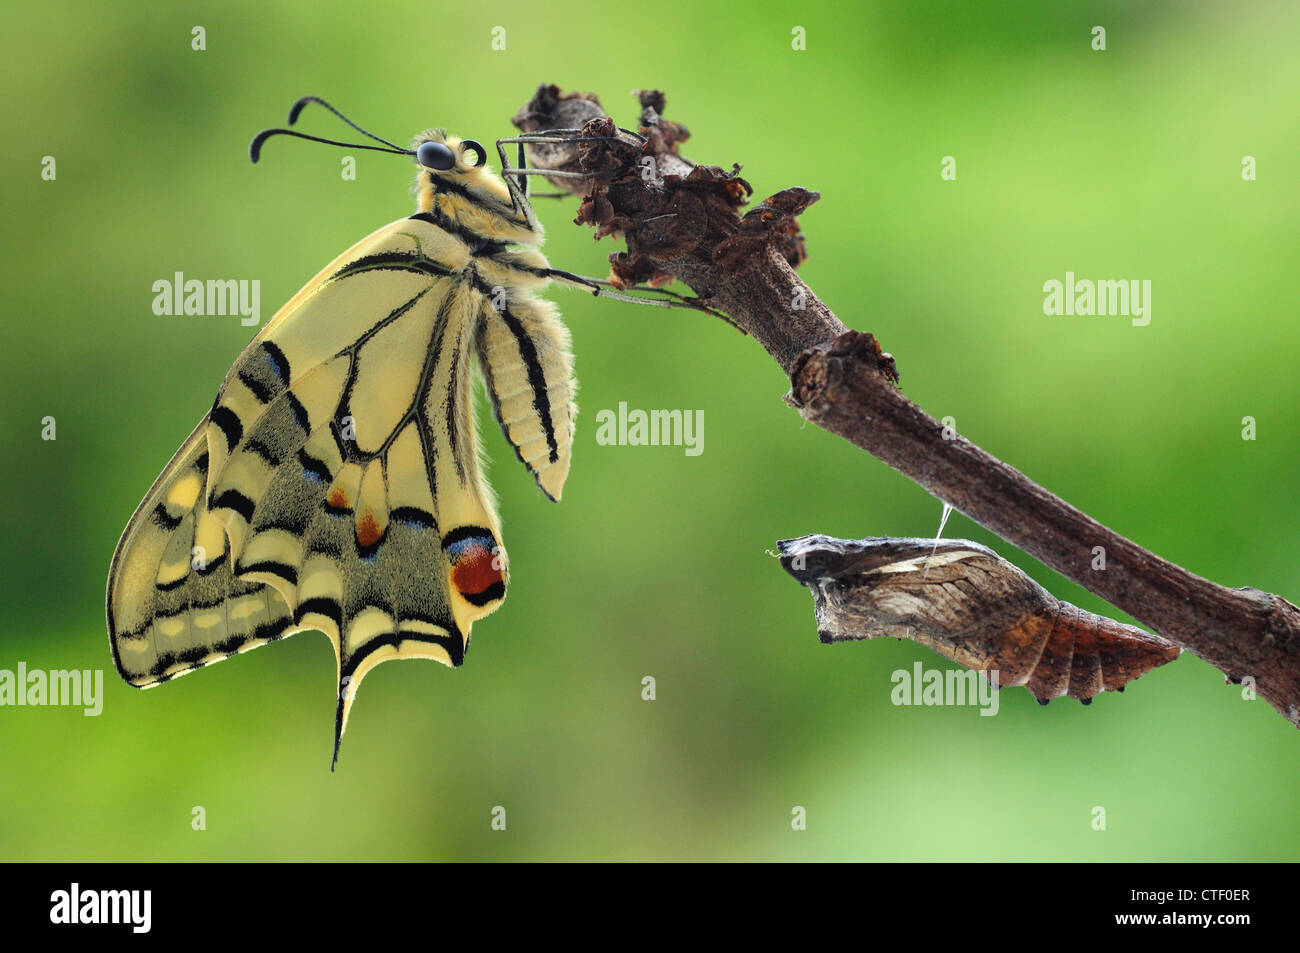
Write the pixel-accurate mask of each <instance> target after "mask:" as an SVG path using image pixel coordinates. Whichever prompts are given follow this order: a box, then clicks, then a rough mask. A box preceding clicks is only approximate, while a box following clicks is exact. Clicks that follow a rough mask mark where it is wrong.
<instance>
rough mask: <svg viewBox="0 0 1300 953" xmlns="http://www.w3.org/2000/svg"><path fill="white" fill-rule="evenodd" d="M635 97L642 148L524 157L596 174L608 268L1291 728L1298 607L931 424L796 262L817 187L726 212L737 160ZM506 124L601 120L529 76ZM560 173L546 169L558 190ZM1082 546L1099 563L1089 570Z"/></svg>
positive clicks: (890, 368)
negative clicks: (703, 153)
mask: <svg viewBox="0 0 1300 953" xmlns="http://www.w3.org/2000/svg"><path fill="white" fill-rule="evenodd" d="M639 95H640V99H641V105H642V115H641V125H642V132H643V134H644V135H645V136H646V139H647V142H646V144H645V146H644V148H641V147H640V146H639V144H634V143H633V142H632V141H631V139H630V138H629V139H628V142H627V143H626V144H624V143H614V144H608V143H605V144H599V145H598V144H595V143H590V144H586V145H582V146H572V147H562V149H561V150H557V151H556V152H555V153H554V154H551V155H541V154H537V153H534V154H533V156H532V159H533V162H534V163H535V164H539V165H540V166H541V167H542V168H550V169H557V168H581V169H582V170H583V171H585V172H589V173H591V174H593V175H594V176H595V178H594V180H593V181H595V182H596V183H597V184H596V185H595V186H593V187H592V188H591V191H590V193H589V194H587V195H586V197H585V198H584V201H583V204H582V207H581V210H580V212H579V216H578V221H579V222H584V223H587V224H592V225H595V226H597V227H598V228H599V229H600V232H601V233H602V234H619V235H622V237H623V238H624V239H625V240H626V243H627V251H626V252H621V253H618V254H615V255H613V256H611V263H612V265H613V271H612V273H613V276H614V280H615V281H617V282H619V283H622V284H624V285H632V284H636V283H640V282H649V283H651V284H655V283H662V282H664V281H666V280H668V279H669V278H676V279H678V280H680V281H682V282H683V283H685V284H686V285H688V286H690V287H691V288H692V289H693V290H694V291H695V293H696V294H697V295H698V296H699V297H700V298H701V299H702V300H703V301H705V302H707V304H708V305H709V306H711V307H713V308H717V309H720V310H722V311H725V312H726V313H727V314H728V315H729V316H730V317H731V319H732V320H733V321H734V323H735V324H736V325H737V326H738V327H740V328H741V329H742V330H744V331H745V332H746V333H748V334H750V335H751V336H753V338H754V339H755V340H756V341H758V343H759V344H761V345H762V346H763V347H764V348H765V349H766V350H767V352H768V354H770V355H771V357H772V358H773V360H775V361H776V362H777V364H778V365H780V367H781V368H782V370H784V371H785V372H786V373H787V374H789V376H790V381H791V388H790V394H789V395H788V396H787V398H786V399H787V401H788V402H789V403H790V404H791V405H793V406H794V407H796V408H797V409H798V410H799V411H800V413H802V414H803V416H804V417H805V418H806V419H808V420H810V421H812V422H813V423H815V424H817V425H818V426H819V427H822V428H823V429H825V430H828V431H830V432H831V433H835V434H838V435H840V436H841V437H844V438H845V439H846V440H848V441H850V442H851V443H853V444H855V445H856V446H858V447H861V448H862V449H863V450H866V451H867V452H868V453H871V454H872V455H874V456H876V457H878V458H879V459H881V460H883V461H884V462H885V463H887V464H889V465H890V466H891V467H893V468H894V469H896V470H898V471H899V472H900V473H902V474H903V475H905V476H907V477H909V478H910V479H912V480H913V481H915V482H916V483H917V484H919V485H920V486H922V487H924V488H925V489H926V490H928V491H930V493H932V494H934V495H935V496H936V497H938V498H939V499H941V500H943V501H945V502H947V503H949V504H951V505H952V506H953V508H954V509H957V510H959V511H960V512H962V513H964V514H965V515H966V516H968V517H970V518H971V519H973V520H975V521H976V522H978V523H980V524H981V525H983V526H984V527H985V528H987V529H989V530H990V531H992V532H994V533H996V534H997V535H998V536H1000V537H1002V538H1003V539H1005V540H1007V541H1008V542H1010V543H1012V544H1014V545H1016V546H1018V547H1020V548H1021V549H1023V550H1024V551H1025V552H1027V553H1029V554H1031V555H1033V556H1035V557H1036V558H1038V559H1039V560H1040V561H1042V562H1043V563H1044V564H1045V565H1047V566H1049V567H1051V568H1052V569H1054V570H1056V571H1057V572H1059V573H1060V574H1061V575H1063V576H1065V577H1066V578H1067V579H1070V580H1072V581H1074V582H1076V583H1078V584H1079V585H1081V586H1083V587H1084V588H1085V589H1088V590H1089V591H1090V592H1093V593H1095V594H1096V595H1098V596H1100V597H1101V598H1103V599H1105V600H1106V601H1107V602H1109V603H1111V604H1112V605H1114V606H1116V607H1118V608H1120V609H1122V610H1123V611H1125V612H1127V613H1128V614H1129V615H1131V616H1133V617H1134V618H1135V619H1138V620H1139V621H1141V622H1142V623H1144V624H1145V625H1147V626H1150V627H1151V628H1152V629H1154V630H1155V631H1156V632H1158V633H1159V634H1160V635H1162V636H1164V637H1166V638H1168V639H1170V640H1171V641H1173V642H1174V643H1176V644H1177V645H1179V646H1181V647H1183V648H1185V649H1187V650H1188V651H1190V652H1192V653H1193V654H1195V655H1197V656H1199V657H1201V658H1203V659H1204V660H1205V661H1207V662H1209V663H1210V664H1211V665H1213V666H1214V667H1215V668H1217V669H1219V670H1220V671H1222V672H1223V673H1224V674H1225V675H1226V676H1227V677H1228V680H1229V681H1230V682H1240V681H1241V680H1242V679H1244V678H1247V677H1249V678H1253V679H1254V681H1255V685H1256V690H1257V691H1258V694H1259V695H1260V697H1262V698H1264V699H1266V700H1267V701H1268V702H1269V703H1270V704H1271V705H1273V707H1275V708H1276V709H1278V711H1280V712H1281V713H1282V714H1283V715H1284V716H1285V717H1286V718H1287V719H1288V720H1290V721H1291V722H1292V723H1294V724H1297V725H1300V609H1297V608H1296V606H1294V605H1292V604H1291V603H1290V602H1288V601H1287V600H1285V599H1283V598H1281V597H1280V596H1276V595H1273V594H1270V593H1267V592H1262V591H1260V590H1257V589H1249V588H1246V589H1228V588H1225V587H1223V586H1220V585H1218V584H1217V583H1213V582H1210V581H1209V580H1207V579H1202V578H1201V577H1199V576H1196V575H1194V574H1192V573H1190V572H1188V571H1187V570H1185V569H1183V568H1181V567H1179V566H1176V565H1174V564H1173V563H1170V562H1168V561H1166V560H1164V559H1161V558H1160V557H1158V556H1156V555H1154V554H1153V553H1151V552H1148V551H1147V550H1145V549H1143V548H1142V547H1141V546H1138V545H1137V544H1136V543H1134V542H1132V541H1131V540H1129V539H1126V538H1124V537H1123V536H1120V535H1119V534H1118V533H1115V532H1114V531H1113V530H1110V529H1108V528H1107V527H1105V526H1103V525H1101V524H1100V523H1098V522H1097V521H1096V520H1094V519H1092V518H1091V517H1089V516H1088V515H1087V514H1085V513H1083V512H1081V511H1079V510H1078V509H1076V508H1075V507H1073V506H1071V505H1070V504H1069V503H1066V502H1065V501H1064V500H1062V499H1060V498H1059V497H1056V496H1054V495H1053V494H1051V493H1049V492H1048V491H1047V490H1045V489H1044V488H1043V487H1041V486H1039V485H1038V484H1036V483H1034V482H1033V481H1032V480H1030V479H1029V478H1028V477H1026V476H1025V475H1024V474H1023V473H1021V472H1020V471H1018V470H1016V469H1015V468H1013V467H1010V466H1008V465H1007V464H1005V463H1002V462H1001V461H1000V460H998V459H996V458H995V457H993V456H991V455H990V454H988V453H986V452H985V451H983V450H981V449H980V448H979V447H977V446H975V445H974V444H973V443H971V442H970V441H969V440H966V439H965V438H964V437H962V436H960V435H959V434H955V433H953V432H951V430H948V431H945V428H944V427H943V426H942V425H941V424H940V423H939V422H938V421H937V420H935V419H934V418H933V417H931V416H929V415H928V414H926V413H925V412H924V411H923V410H921V408H920V407H918V406H917V405H916V404H914V403H912V402H911V401H910V400H908V399H907V397H906V396H904V394H903V393H902V391H901V390H899V388H898V386H897V381H898V375H897V372H896V370H895V367H894V362H893V359H892V358H891V357H890V356H889V355H888V354H885V353H882V351H881V349H880V346H879V345H878V344H877V343H876V340H875V338H874V337H872V335H870V334H867V333H864V332H859V331H849V330H848V329H847V328H846V327H845V326H844V325H843V324H842V323H841V322H840V320H839V319H838V318H837V317H836V316H835V315H834V314H833V313H832V312H831V310H830V309H829V308H827V307H826V306H825V305H824V304H823V303H822V302H821V301H820V300H819V299H818V298H817V296H816V295H815V294H814V293H813V291H812V289H811V288H809V287H808V286H807V285H806V284H805V283H804V282H803V281H802V280H801V279H800V278H799V276H798V275H797V274H796V273H795V266H796V265H797V264H798V263H799V262H800V261H801V260H802V258H803V254H804V248H803V238H802V236H801V235H800V233H799V229H798V224H797V220H796V216H797V215H798V214H799V213H801V212H802V211H803V210H804V209H806V208H807V207H808V206H809V205H811V204H812V203H813V202H815V201H816V200H817V198H818V196H817V193H816V192H810V191H808V190H806V189H801V188H792V189H786V190H784V191H782V192H779V193H777V194H776V195H774V196H772V197H771V198H769V199H767V200H766V201H764V202H762V203H760V204H759V205H758V206H757V207H755V208H754V209H752V210H750V211H749V212H747V213H746V214H744V215H743V216H742V215H740V214H739V213H738V211H737V210H738V208H739V207H740V206H741V205H742V204H744V201H745V197H746V195H747V193H748V190H749V187H748V184H747V183H745V182H744V180H743V179H741V178H740V177H739V167H736V168H734V169H733V170H732V171H730V172H728V171H724V170H723V169H721V168H719V167H717V166H708V165H696V164H694V163H692V162H691V161H690V160H688V159H685V158H683V157H682V156H681V155H680V154H679V153H678V151H677V147H678V144H679V143H680V142H682V141H683V140H684V139H686V138H687V136H688V135H689V133H687V132H686V129H685V127H683V126H680V125H678V124H675V123H667V122H666V121H665V120H663V119H662V115H661V114H662V112H663V107H664V100H663V95H662V94H661V93H657V92H643V93H641V94H639ZM515 123H516V125H518V126H519V127H520V128H521V129H524V130H525V131H535V130H542V129H547V128H563V127H570V128H572V127H576V126H583V125H584V123H585V124H586V126H585V130H584V131H585V132H586V133H587V134H589V135H593V136H596V135H599V136H608V135H611V134H613V133H614V130H615V126H614V123H613V121H612V120H610V119H609V118H608V117H607V116H605V114H604V111H603V110H602V109H601V108H600V105H599V103H598V102H597V101H596V100H595V98H594V97H589V96H579V95H571V96H568V97H564V96H561V95H560V93H559V90H558V89H556V88H555V87H553V86H542V87H540V88H539V89H538V91H537V93H536V94H535V95H534V97H533V99H532V101H531V102H530V103H529V104H528V105H527V106H525V107H524V108H523V109H522V110H521V111H520V113H519V114H518V115H517V116H516V117H515ZM565 148H567V149H569V151H568V152H565V151H564V149H565ZM646 159H649V160H650V162H649V164H647V163H646V161H645V160H646ZM566 164H567V165H566ZM575 181H579V180H573V179H560V180H556V182H557V184H561V183H562V184H563V185H562V187H566V188H572V186H571V185H570V183H572V182H575ZM1097 546H1100V547H1102V548H1103V550H1104V553H1105V569H1104V570H1094V569H1093V568H1092V566H1093V562H1094V547H1097Z"/></svg>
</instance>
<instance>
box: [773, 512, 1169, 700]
mask: <svg viewBox="0 0 1300 953" xmlns="http://www.w3.org/2000/svg"><path fill="white" fill-rule="evenodd" d="M777 545H778V547H779V548H780V554H779V555H780V559H781V565H782V567H783V568H784V569H785V570H786V571H787V572H788V573H790V574H791V575H792V576H794V577H795V578H796V579H798V580H799V581H800V582H801V583H803V584H804V585H806V586H808V588H809V589H811V590H812V593H813V604H814V611H815V613H816V616H817V628H818V634H819V635H820V637H821V640H822V641H823V642H840V641H846V640H859V639H876V638H881V637H884V636H895V637H897V638H900V639H911V640H912V641H914V642H917V643H918V644H920V645H924V646H926V647H927V648H929V649H931V650H933V651H934V652H937V653H938V654H939V655H941V656H943V657H944V658H946V659H951V660H952V661H955V662H957V663H958V664H960V665H963V666H965V667H966V668H968V669H974V670H976V671H980V672H985V673H991V672H995V671H996V672H997V673H998V685H999V687H1007V686H1013V685H1023V686H1025V687H1026V688H1027V689H1028V690H1029V692H1030V694H1032V695H1033V696H1034V697H1035V698H1036V699H1037V700H1038V702H1039V703H1040V704H1043V705H1046V704H1047V703H1048V702H1050V701H1051V700H1052V699H1053V698H1057V697H1060V696H1069V697H1071V698H1077V699H1078V700H1079V701H1081V702H1082V703H1083V704H1085V705H1087V704H1090V703H1091V702H1092V699H1093V697H1094V696H1095V695H1097V694H1098V693H1099V692H1103V691H1123V690H1124V686H1125V685H1126V684H1127V683H1128V682H1130V681H1132V680H1133V679H1135V678H1137V677H1138V676H1140V675H1143V674H1145V673H1146V672H1149V671H1150V670H1151V669H1153V668H1156V667H1158V666H1160V665H1164V664H1165V663H1167V662H1171V661H1173V660H1174V659H1176V658H1177V657H1178V655H1179V648H1178V646H1176V645H1174V644H1173V643H1172V642H1169V641H1167V640H1165V639H1162V638H1161V637H1160V636H1158V635H1152V634H1151V633H1149V632H1144V631H1142V630H1141V629H1139V628H1136V627H1134V626H1131V625H1124V624H1122V623H1120V622H1116V621H1114V620H1113V619H1107V618H1105V617H1104V616H1099V615H1095V614H1094V613H1091V612H1088V611H1086V610H1084V609H1080V608H1078V607H1077V606H1073V605H1070V604H1069V603H1068V602H1064V601H1062V600H1060V599H1057V598H1056V597H1055V596H1053V595H1052V594H1051V593H1050V592H1048V591H1047V590H1046V589H1044V588H1043V587H1042V586H1040V585H1039V584H1038V583H1036V582H1035V581H1034V580H1033V579H1031V578H1029V576H1027V575H1026V574H1025V573H1024V572H1022V571H1021V570H1020V569H1018V568H1017V567H1016V566H1013V565H1012V564H1011V563H1009V562H1007V561H1006V560H1005V559H1002V558H1001V557H1000V556H998V555H997V553H995V552H993V550H991V549H989V548H988V547H987V546H981V545H980V544H979V543H974V542H971V541H970V540H968V539H954V540H941V541H936V540H933V539H910V538H901V537H890V536H872V537H868V538H867V539H861V540H845V539H834V538H832V537H829V536H804V537H801V538H799V539H786V540H781V541H780V542H779V543H778V544H777Z"/></svg>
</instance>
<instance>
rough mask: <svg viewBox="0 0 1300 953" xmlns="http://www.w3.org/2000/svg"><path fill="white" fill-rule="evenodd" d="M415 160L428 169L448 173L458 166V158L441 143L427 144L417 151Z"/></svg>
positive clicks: (423, 144)
mask: <svg viewBox="0 0 1300 953" xmlns="http://www.w3.org/2000/svg"><path fill="white" fill-rule="evenodd" d="M415 159H416V161H417V162H419V163H420V165H422V166H424V167H425V168H426V169H437V170H438V171H439V172H446V171H447V170H448V169H450V168H451V167H452V166H454V165H455V164H456V156H455V153H453V152H452V151H451V150H450V149H448V148H447V147H446V146H444V145H443V144H442V143H441V142H425V143H422V144H421V145H420V148H418V149H416V150H415Z"/></svg>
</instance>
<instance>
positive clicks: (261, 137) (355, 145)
mask: <svg viewBox="0 0 1300 953" xmlns="http://www.w3.org/2000/svg"><path fill="white" fill-rule="evenodd" d="M272 136H293V137H294V138H295V139H306V140H308V141H310V142H323V143H325V145H327V146H342V147H343V148H345V149H368V150H370V151H371V152H391V153H392V154H393V155H398V156H413V155H415V153H414V152H413V151H412V150H410V149H399V148H397V147H396V146H394V147H393V148H391V149H389V148H386V147H384V146H367V145H365V144H363V143H359V142H340V141H339V140H337V139H322V138H321V137H320V136H309V135H307V134H306V133H305V132H296V131H295V130H293V129H263V130H262V131H261V132H259V133H258V134H257V135H256V136H254V137H253V141H252V142H250V143H249V144H248V157H249V158H250V159H252V160H253V161H254V162H256V161H257V160H258V159H260V158H261V157H262V143H264V142H266V140H267V139H270V138H271V137H272Z"/></svg>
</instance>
